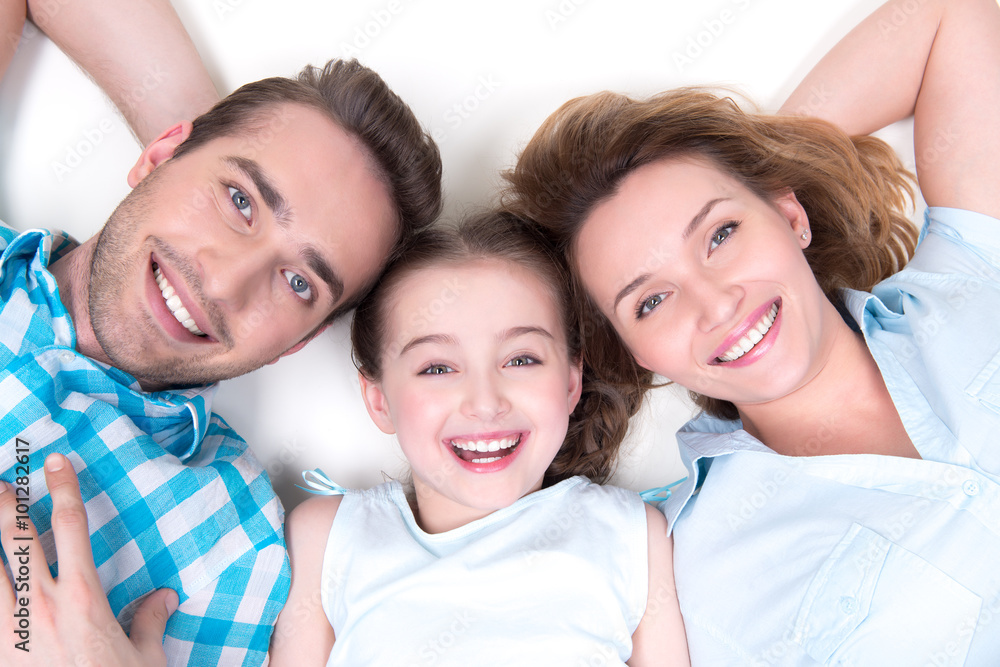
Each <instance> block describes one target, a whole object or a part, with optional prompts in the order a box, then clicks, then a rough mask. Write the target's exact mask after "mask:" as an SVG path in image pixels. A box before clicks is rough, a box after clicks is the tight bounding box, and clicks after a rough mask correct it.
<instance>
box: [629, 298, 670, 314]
mask: <svg viewBox="0 0 1000 667" xmlns="http://www.w3.org/2000/svg"><path fill="white" fill-rule="evenodd" d="M661 303H663V295H662V294H654V295H653V296H651V297H649V298H648V299H646V300H645V301H642V302H640V303H639V307H638V308H636V311H635V316H636V317H637V318H641V317H645V316H646V315H649V314H650V313H651V312H653V309H654V308H656V307H657V306H659V305H660V304H661Z"/></svg>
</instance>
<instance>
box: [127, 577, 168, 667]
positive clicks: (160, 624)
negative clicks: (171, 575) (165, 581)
mask: <svg viewBox="0 0 1000 667" xmlns="http://www.w3.org/2000/svg"><path fill="white" fill-rule="evenodd" d="M176 609H177V593H175V592H174V591H172V590H171V589H169V588H161V589H160V590H158V591H153V592H152V593H150V594H149V596H148V597H147V598H146V599H145V600H143V601H142V604H141V605H139V608H138V609H136V611H135V616H134V617H133V618H132V633H131V639H132V645H133V646H135V648H136V650H137V651H139V654H140V655H142V657H143V664H144V665H147V667H153V666H154V665H165V664H166V662H167V657H166V655H165V654H164V653H163V633H164V631H165V630H166V627H167V619H168V618H169V617H170V614H172V613H174V611H175V610H176Z"/></svg>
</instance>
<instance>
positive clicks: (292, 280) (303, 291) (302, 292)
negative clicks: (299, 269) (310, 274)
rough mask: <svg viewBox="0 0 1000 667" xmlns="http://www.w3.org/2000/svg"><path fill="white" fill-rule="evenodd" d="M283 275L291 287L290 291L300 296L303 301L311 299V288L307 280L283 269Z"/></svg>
mask: <svg viewBox="0 0 1000 667" xmlns="http://www.w3.org/2000/svg"><path fill="white" fill-rule="evenodd" d="M281 273H282V275H283V276H285V280H287V281H288V285H289V286H290V287H291V288H292V291H293V292H295V294H296V295H298V296H299V297H301V298H302V299H303V300H305V301H309V300H310V299H312V288H311V287H309V281H307V280H306V279H305V278H303V277H302V276H300V275H299V274H297V273H294V272H292V271H289V270H287V269H286V270H284V271H282V272H281Z"/></svg>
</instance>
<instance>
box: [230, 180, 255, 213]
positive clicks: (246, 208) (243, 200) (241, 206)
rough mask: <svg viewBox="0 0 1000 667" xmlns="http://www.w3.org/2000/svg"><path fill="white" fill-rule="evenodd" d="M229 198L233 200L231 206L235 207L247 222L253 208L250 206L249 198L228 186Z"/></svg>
mask: <svg viewBox="0 0 1000 667" xmlns="http://www.w3.org/2000/svg"><path fill="white" fill-rule="evenodd" d="M229 198H230V199H232V200H233V206H235V207H236V210H238V211H239V212H240V213H241V214H242V215H243V217H244V218H246V219H247V221H249V220H250V216H251V215H252V214H253V207H252V206H251V205H250V197H247V196H246V194H244V193H243V192H241V191H240V190H237V189H236V188H234V187H233V186H229Z"/></svg>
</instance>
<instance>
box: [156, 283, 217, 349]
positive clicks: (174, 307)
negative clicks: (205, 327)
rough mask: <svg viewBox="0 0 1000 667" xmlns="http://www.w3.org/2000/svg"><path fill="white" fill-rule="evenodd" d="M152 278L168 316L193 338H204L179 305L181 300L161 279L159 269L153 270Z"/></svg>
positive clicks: (192, 320)
mask: <svg viewBox="0 0 1000 667" xmlns="http://www.w3.org/2000/svg"><path fill="white" fill-rule="evenodd" d="M153 277H154V278H156V286H157V287H159V288H160V294H162V295H163V300H164V301H165V302H166V304H167V309H168V310H170V314H171V315H173V316H174V319H176V320H177V321H178V322H180V323H181V324H182V325H183V326H184V328H185V329H187V330H188V331H190V332H191V333H193V334H194V335H195V336H204V335H205V333H204V332H203V331H202V330H201V329H199V328H198V325H197V324H195V323H194V319H192V317H191V313H189V312H188V310H187V308H185V307H184V304H182V303H181V299H180V297H179V296H177V294H176V293H175V292H174V288H173V286H172V285H171V284H170V283H168V282H167V279H166V278H164V277H163V274H162V273H160V267H156V268H155V269H153Z"/></svg>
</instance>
